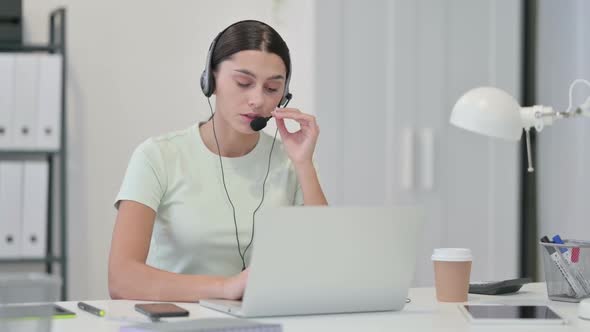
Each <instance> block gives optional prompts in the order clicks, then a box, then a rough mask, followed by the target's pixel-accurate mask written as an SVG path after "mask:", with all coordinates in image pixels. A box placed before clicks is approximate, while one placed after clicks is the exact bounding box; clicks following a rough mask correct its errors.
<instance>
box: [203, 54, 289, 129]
mask: <svg viewBox="0 0 590 332" xmlns="http://www.w3.org/2000/svg"><path fill="white" fill-rule="evenodd" d="M286 74H287V68H286V66H285V63H284V62H283V60H282V59H281V57H280V56H278V55H276V54H274V53H268V52H264V51H257V50H247V51H240V52H238V53H235V54H233V55H232V56H231V57H230V58H229V59H227V60H225V61H223V62H221V63H220V64H219V66H218V69H217V71H216V72H215V73H214V75H215V95H216V110H217V111H218V112H219V113H220V115H221V116H222V117H223V119H224V120H225V122H227V123H228V124H229V125H230V126H231V127H232V128H233V129H234V130H236V131H238V132H240V133H244V134H251V133H253V132H254V131H253V130H252V129H251V128H250V122H251V121H252V119H253V118H254V117H256V116H263V117H269V116H270V112H272V111H273V110H274V109H275V108H276V107H277V105H278V104H279V102H280V101H281V97H282V96H283V90H284V87H285V78H286Z"/></svg>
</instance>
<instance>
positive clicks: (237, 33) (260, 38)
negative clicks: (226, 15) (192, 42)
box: [211, 20, 291, 77]
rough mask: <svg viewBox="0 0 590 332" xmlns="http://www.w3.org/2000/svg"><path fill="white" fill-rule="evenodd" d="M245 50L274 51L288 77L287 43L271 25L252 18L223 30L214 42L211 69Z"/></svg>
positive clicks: (288, 56) (289, 65)
mask: <svg viewBox="0 0 590 332" xmlns="http://www.w3.org/2000/svg"><path fill="white" fill-rule="evenodd" d="M246 50H258V51H264V52H268V53H274V54H276V55H278V56H280V57H281V59H283V62H284V63H285V67H286V68H287V77H289V75H290V74H291V73H290V68H291V56H290V55H289V48H288V47H287V43H285V41H284V40H283V38H282V37H281V35H279V33H278V32H276V30H275V29H273V28H272V27H271V26H269V25H267V24H265V23H263V22H259V21H254V20H249V21H242V22H238V23H235V24H234V25H232V26H230V27H229V28H227V30H225V31H224V32H223V33H222V34H221V35H220V36H219V39H218V40H217V41H216V42H215V49H214V50H213V54H212V58H211V69H212V70H213V71H214V72H215V71H217V67H218V66H219V64H220V63H221V62H223V61H224V60H227V59H228V58H230V57H231V56H232V55H233V54H235V53H238V52H240V51H246Z"/></svg>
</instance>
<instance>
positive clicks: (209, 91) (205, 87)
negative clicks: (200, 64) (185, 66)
mask: <svg viewBox="0 0 590 332" xmlns="http://www.w3.org/2000/svg"><path fill="white" fill-rule="evenodd" d="M209 73H210V71H209V70H207V69H205V70H204V71H203V74H201V90H202V91H203V94H204V95H205V97H211V96H212V95H213V92H215V78H214V77H213V75H210V74H209Z"/></svg>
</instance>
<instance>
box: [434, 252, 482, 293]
mask: <svg viewBox="0 0 590 332" xmlns="http://www.w3.org/2000/svg"><path fill="white" fill-rule="evenodd" d="M472 260H473V256H472V255H471V250H470V249H466V248H439V249H434V253H433V254H432V261H433V263H434V285H435V288H436V298H437V300H439V301H441V302H465V301H467V293H468V292H469V277H470V275H471V262H472Z"/></svg>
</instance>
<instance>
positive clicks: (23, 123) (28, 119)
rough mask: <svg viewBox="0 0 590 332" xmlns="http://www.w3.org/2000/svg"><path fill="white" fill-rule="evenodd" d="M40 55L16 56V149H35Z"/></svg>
mask: <svg viewBox="0 0 590 332" xmlns="http://www.w3.org/2000/svg"><path fill="white" fill-rule="evenodd" d="M38 76H39V55H37V54H29V53H19V54H16V55H15V77H14V116H13V130H14V133H13V134H14V136H13V142H14V146H13V147H14V148H15V149H31V150H32V149H34V148H35V146H36V143H37V142H36V139H35V136H36V135H35V134H36V133H35V122H36V118H37V106H38V99H37V97H38Z"/></svg>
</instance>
